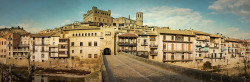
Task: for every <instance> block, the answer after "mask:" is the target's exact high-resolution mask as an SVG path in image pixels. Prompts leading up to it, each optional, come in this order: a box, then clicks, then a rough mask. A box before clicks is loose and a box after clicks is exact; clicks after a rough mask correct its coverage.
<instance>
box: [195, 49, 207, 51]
mask: <svg viewBox="0 0 250 82" xmlns="http://www.w3.org/2000/svg"><path fill="white" fill-rule="evenodd" d="M195 51H196V52H208V50H204V49H201V50H195Z"/></svg>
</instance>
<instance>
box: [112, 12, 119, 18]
mask: <svg viewBox="0 0 250 82" xmlns="http://www.w3.org/2000/svg"><path fill="white" fill-rule="evenodd" d="M111 16H112V17H114V18H117V17H121V16H122V15H121V14H119V13H111Z"/></svg>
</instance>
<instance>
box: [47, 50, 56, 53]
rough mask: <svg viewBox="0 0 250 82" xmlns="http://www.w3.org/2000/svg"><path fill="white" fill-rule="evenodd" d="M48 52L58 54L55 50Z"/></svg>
mask: <svg viewBox="0 0 250 82" xmlns="http://www.w3.org/2000/svg"><path fill="white" fill-rule="evenodd" d="M49 52H50V53H58V51H57V50H50V51H49Z"/></svg>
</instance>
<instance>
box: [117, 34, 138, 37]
mask: <svg viewBox="0 0 250 82" xmlns="http://www.w3.org/2000/svg"><path fill="white" fill-rule="evenodd" d="M118 36H119V37H138V36H137V35H136V34H129V33H126V34H122V35H118Z"/></svg>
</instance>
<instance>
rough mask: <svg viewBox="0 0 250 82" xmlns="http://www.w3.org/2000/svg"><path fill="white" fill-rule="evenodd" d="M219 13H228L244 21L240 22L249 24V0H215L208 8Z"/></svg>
mask: <svg viewBox="0 0 250 82" xmlns="http://www.w3.org/2000/svg"><path fill="white" fill-rule="evenodd" d="M208 8H209V9H211V10H215V11H217V12H219V13H223V14H226V13H230V14H234V15H237V16H241V17H243V18H245V19H241V18H240V19H239V20H240V21H246V22H250V0H217V1H215V2H214V3H213V4H212V5H210V6H209V7H208Z"/></svg>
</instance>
